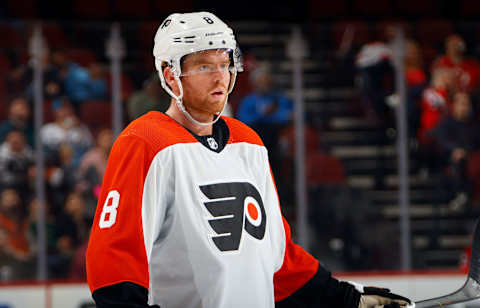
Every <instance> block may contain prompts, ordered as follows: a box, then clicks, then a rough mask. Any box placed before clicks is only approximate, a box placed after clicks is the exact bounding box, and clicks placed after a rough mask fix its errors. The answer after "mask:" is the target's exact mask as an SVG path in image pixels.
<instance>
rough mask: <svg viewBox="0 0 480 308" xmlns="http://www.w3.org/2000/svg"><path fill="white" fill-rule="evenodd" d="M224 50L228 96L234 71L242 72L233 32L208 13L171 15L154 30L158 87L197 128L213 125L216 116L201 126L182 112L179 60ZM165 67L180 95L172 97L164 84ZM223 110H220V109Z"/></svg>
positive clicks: (234, 77)
mask: <svg viewBox="0 0 480 308" xmlns="http://www.w3.org/2000/svg"><path fill="white" fill-rule="evenodd" d="M212 49H222V50H227V51H228V52H229V54H230V58H231V67H230V68H229V71H230V73H231V78H230V85H229V88H228V93H227V96H228V94H230V92H231V91H232V90H233V86H234V84H235V79H236V75H237V72H241V71H243V65H242V60H241V52H240V49H239V48H238V45H237V42H236V40H235V36H234V35H233V31H232V29H231V28H229V27H228V26H227V25H226V24H225V23H224V22H223V21H222V20H220V19H219V18H218V17H217V16H215V15H214V14H212V13H209V12H197V13H184V14H178V13H176V14H171V15H170V16H168V17H167V18H166V19H165V20H164V21H163V22H162V24H161V25H160V26H159V27H158V30H157V33H156V34H155V39H154V47H153V56H154V57H155V67H156V68H157V71H158V74H159V77H160V82H161V84H162V87H163V88H164V89H165V91H167V93H168V94H170V96H172V97H173V98H174V99H175V100H176V102H177V105H178V107H179V109H180V110H181V111H182V112H183V113H184V114H185V116H186V117H187V118H188V119H189V120H191V121H192V122H194V123H195V124H198V125H211V124H213V123H215V122H216V121H217V120H218V119H219V117H220V114H221V112H220V114H219V115H218V116H217V117H216V119H215V120H214V121H212V122H208V123H203V122H199V121H197V120H195V119H194V118H193V117H192V116H191V115H190V114H189V113H188V111H187V110H186V109H185V107H184V105H183V102H182V98H183V87H182V83H181V81H180V77H181V76H182V68H181V60H182V58H183V57H184V56H186V55H188V54H191V53H195V52H200V51H204V50H212ZM166 66H169V67H171V71H172V73H173V76H174V78H175V80H176V82H177V84H178V86H179V90H180V93H179V95H178V96H177V95H175V94H174V93H173V91H172V89H171V88H170V87H169V86H168V85H167V83H166V81H165V77H164V76H163V69H164V68H165V67H166ZM222 111H223V110H222Z"/></svg>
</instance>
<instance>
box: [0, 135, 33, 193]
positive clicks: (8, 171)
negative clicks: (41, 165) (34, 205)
mask: <svg viewBox="0 0 480 308" xmlns="http://www.w3.org/2000/svg"><path fill="white" fill-rule="evenodd" d="M32 164H33V153H32V151H31V149H30V147H29V146H28V145H27V144H26V142H25V136H24V135H23V133H22V132H20V131H17V130H12V131H10V132H9V133H8V134H7V138H6V140H5V142H4V143H3V144H2V145H1V146H0V174H1V175H2V176H1V177H0V188H14V189H17V190H19V191H21V192H22V193H27V191H25V190H26V187H28V182H29V180H28V170H29V168H30V167H31V165H32Z"/></svg>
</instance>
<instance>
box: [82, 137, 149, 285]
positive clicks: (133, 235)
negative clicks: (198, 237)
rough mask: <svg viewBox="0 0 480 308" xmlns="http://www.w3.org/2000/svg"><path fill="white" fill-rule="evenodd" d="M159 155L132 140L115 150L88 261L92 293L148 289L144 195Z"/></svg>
mask: <svg viewBox="0 0 480 308" xmlns="http://www.w3.org/2000/svg"><path fill="white" fill-rule="evenodd" d="M154 154H155V153H154V151H153V150H152V149H151V147H150V146H149V144H148V143H147V142H146V141H145V140H143V139H142V138H141V137H138V136H135V135H129V134H123V135H120V137H119V138H118V139H117V141H116V142H115V144H114V146H113V148H112V151H111V153H110V157H109V160H108V165H107V170H106V173H105V177H104V180H103V184H102V190H101V193H100V197H99V200H98V204H97V210H96V214H95V219H94V222H93V226H92V231H91V235H90V241H89V245H88V250H87V255H86V259H87V280H88V284H89V287H90V289H91V291H92V292H93V291H94V290H96V289H98V288H101V287H105V286H109V285H113V284H116V283H119V282H124V281H129V282H134V283H136V284H139V285H141V286H143V287H145V288H147V289H148V287H149V271H148V261H147V255H146V250H145V244H144V236H143V229H142V194H143V186H144V185H143V184H144V181H145V177H146V175H147V172H148V169H149V166H150V164H151V162H152V160H153V157H154Z"/></svg>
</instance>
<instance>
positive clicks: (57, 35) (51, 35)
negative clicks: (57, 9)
mask: <svg viewBox="0 0 480 308" xmlns="http://www.w3.org/2000/svg"><path fill="white" fill-rule="evenodd" d="M42 32H43V35H44V36H45V38H46V40H47V42H48V46H50V48H52V49H53V48H66V47H68V46H69V42H68V40H67V38H66V36H65V32H63V29H62V28H61V27H60V26H59V25H58V24H55V23H43V24H42Z"/></svg>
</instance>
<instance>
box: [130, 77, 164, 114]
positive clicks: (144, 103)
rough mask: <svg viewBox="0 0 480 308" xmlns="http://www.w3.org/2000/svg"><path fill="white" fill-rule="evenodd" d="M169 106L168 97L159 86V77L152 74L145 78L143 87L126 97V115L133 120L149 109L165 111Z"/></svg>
mask: <svg viewBox="0 0 480 308" xmlns="http://www.w3.org/2000/svg"><path fill="white" fill-rule="evenodd" d="M168 106H170V97H169V96H168V94H167V93H166V92H165V91H163V89H162V87H161V86H160V79H159V78H158V75H157V74H153V75H152V76H150V78H148V79H147V80H145V82H144V83H143V88H142V89H141V90H140V91H137V92H135V93H133V94H132V95H131V96H130V98H129V99H128V117H129V118H130V120H134V119H136V118H138V117H139V116H141V115H143V114H145V113H147V112H149V111H151V110H156V111H161V112H165V111H166V110H167V108H168Z"/></svg>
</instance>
